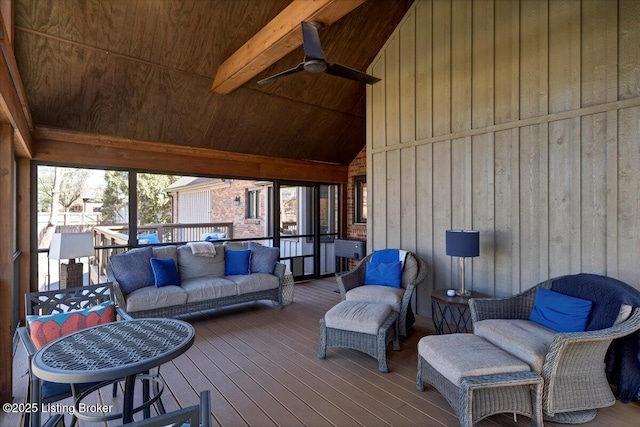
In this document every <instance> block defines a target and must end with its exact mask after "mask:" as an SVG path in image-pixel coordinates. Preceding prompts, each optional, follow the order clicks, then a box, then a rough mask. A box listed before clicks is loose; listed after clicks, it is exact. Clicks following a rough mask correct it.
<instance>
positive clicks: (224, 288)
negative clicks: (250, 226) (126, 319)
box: [107, 245, 285, 318]
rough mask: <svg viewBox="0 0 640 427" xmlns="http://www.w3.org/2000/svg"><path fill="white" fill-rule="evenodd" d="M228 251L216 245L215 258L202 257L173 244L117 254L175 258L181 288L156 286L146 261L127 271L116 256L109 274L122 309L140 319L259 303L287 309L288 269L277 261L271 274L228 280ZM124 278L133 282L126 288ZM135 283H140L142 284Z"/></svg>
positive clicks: (244, 276) (111, 260)
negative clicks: (285, 295)
mask: <svg viewBox="0 0 640 427" xmlns="http://www.w3.org/2000/svg"><path fill="white" fill-rule="evenodd" d="M258 246H260V245H258ZM262 248H264V247H262ZM228 249H229V248H227V247H226V246H224V245H215V256H196V255H194V254H193V253H192V249H191V248H190V247H189V246H187V245H181V246H176V245H168V246H154V247H146V248H140V249H136V250H131V251H129V252H126V253H124V254H119V255H116V256H118V257H123V256H127V254H129V253H132V255H130V256H131V257H133V256H141V255H140V253H136V252H134V251H140V252H142V251H143V250H144V251H145V256H146V254H147V253H149V251H150V253H151V257H153V258H165V259H166V258H172V259H173V260H174V261H175V264H176V266H177V269H178V273H179V277H180V284H179V286H161V287H157V286H155V285H154V284H153V282H152V283H151V284H150V283H149V282H148V279H147V278H148V277H149V275H151V278H152V279H153V272H150V270H151V266H150V263H149V262H146V263H145V262H144V257H143V262H138V263H137V264H138V265H137V266H134V267H133V268H126V269H124V268H123V267H122V266H121V264H122V263H121V261H122V260H121V259H118V263H116V265H114V261H115V260H114V257H115V256H114V257H112V258H111V259H110V262H109V264H108V266H107V275H108V277H109V281H111V282H112V283H113V285H114V293H115V297H116V301H117V302H118V305H119V306H120V307H122V308H123V309H124V310H125V311H126V312H127V314H128V315H130V316H131V317H134V318H140V317H173V316H178V315H183V314H189V313H193V312H197V311H202V310H210V309H214V308H220V307H225V306H230V305H234V304H239V303H244V302H252V301H258V300H271V301H273V302H274V305H275V306H276V307H278V308H280V307H282V305H283V304H282V301H283V300H282V290H283V279H284V273H285V265H284V264H282V263H278V262H273V263H272V264H273V271H272V272H271V273H266V272H252V273H251V274H246V275H229V276H225V253H226V251H227V250H228ZM265 249H266V248H265ZM268 249H273V248H268ZM252 256H253V257H261V256H263V254H262V253H261V252H260V253H256V252H253V251H252ZM254 261H255V262H259V261H260V260H259V259H252V265H253V262H254ZM145 264H146V265H145ZM123 270H126V271H127V273H126V274H125V272H123ZM131 272H134V278H133V280H132V277H131V275H130V274H129V273H131ZM136 275H137V276H136ZM136 277H139V279H136ZM124 279H126V281H127V282H128V283H126V285H125V283H121V282H122V281H123V280H124ZM135 280H138V281H139V282H140V284H136V283H135ZM132 281H134V283H133V284H132V283H131V282H132ZM142 282H146V284H142ZM132 285H133V286H132Z"/></svg>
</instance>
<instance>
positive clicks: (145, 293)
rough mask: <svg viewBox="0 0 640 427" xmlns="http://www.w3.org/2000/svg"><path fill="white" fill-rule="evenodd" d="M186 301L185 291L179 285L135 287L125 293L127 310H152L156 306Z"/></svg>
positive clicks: (178, 303)
mask: <svg viewBox="0 0 640 427" xmlns="http://www.w3.org/2000/svg"><path fill="white" fill-rule="evenodd" d="M186 302H187V292H186V291H185V290H184V289H182V288H181V287H180V286H163V287H161V288H156V287H155V286H149V287H146V288H140V289H136V290H135V291H133V292H131V293H130V294H129V295H127V312H134V311H142V310H153V309H156V308H164V307H171V306H174V305H183V304H185V303H186Z"/></svg>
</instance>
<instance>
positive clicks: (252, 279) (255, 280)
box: [225, 273, 280, 295]
mask: <svg viewBox="0 0 640 427" xmlns="http://www.w3.org/2000/svg"><path fill="white" fill-rule="evenodd" d="M225 279H228V280H231V281H233V282H235V283H236V285H238V295H243V294H248V293H250V292H257V291H266V290H268V289H276V288H277V287H278V286H280V279H279V278H278V277H276V276H274V275H273V274H267V273H251V274H249V275H246V276H226V277H225Z"/></svg>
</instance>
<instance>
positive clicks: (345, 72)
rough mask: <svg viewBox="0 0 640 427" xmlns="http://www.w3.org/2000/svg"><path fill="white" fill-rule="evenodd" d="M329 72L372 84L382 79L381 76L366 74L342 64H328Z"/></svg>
mask: <svg viewBox="0 0 640 427" xmlns="http://www.w3.org/2000/svg"><path fill="white" fill-rule="evenodd" d="M325 73H327V74H331V75H332V76H338V77H344V78H346V79H351V80H355V81H358V82H361V83H366V84H368V85H372V84H374V83H378V82H379V81H380V79H379V78H377V77H373V76H370V75H369V74H365V73H363V72H362V71H358V70H354V69H353V68H349V67H345V66H344V65H340V64H327V71H325Z"/></svg>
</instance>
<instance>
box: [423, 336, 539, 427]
mask: <svg viewBox="0 0 640 427" xmlns="http://www.w3.org/2000/svg"><path fill="white" fill-rule="evenodd" d="M424 382H427V383H429V384H431V385H433V386H434V387H435V388H436V389H437V390H438V391H439V392H440V393H441V394H442V395H443V396H444V397H445V398H446V399H447V401H448V402H449V404H450V405H451V407H452V408H453V410H454V411H455V412H456V414H457V415H458V418H459V419H460V425H461V426H464V427H471V426H472V425H473V423H475V422H476V421H479V420H481V419H483V418H485V417H488V416H490V415H493V414H499V413H503V412H507V413H516V414H521V415H525V416H527V417H530V418H531V425H532V426H542V425H543V424H542V377H540V375H538V374H537V373H535V372H530V368H529V365H527V364H526V363H524V362H522V361H521V360H520V359H518V358H516V357H514V356H512V355H510V354H509V353H507V352H505V351H503V350H501V349H499V348H498V347H496V346H494V345H493V344H491V343H490V342H488V341H485V340H484V339H483V338H480V337H479V336H477V335H473V334H451V335H434V336H427V337H424V338H422V339H420V341H419V342H418V376H417V380H416V386H417V387H418V390H420V391H422V390H424Z"/></svg>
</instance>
